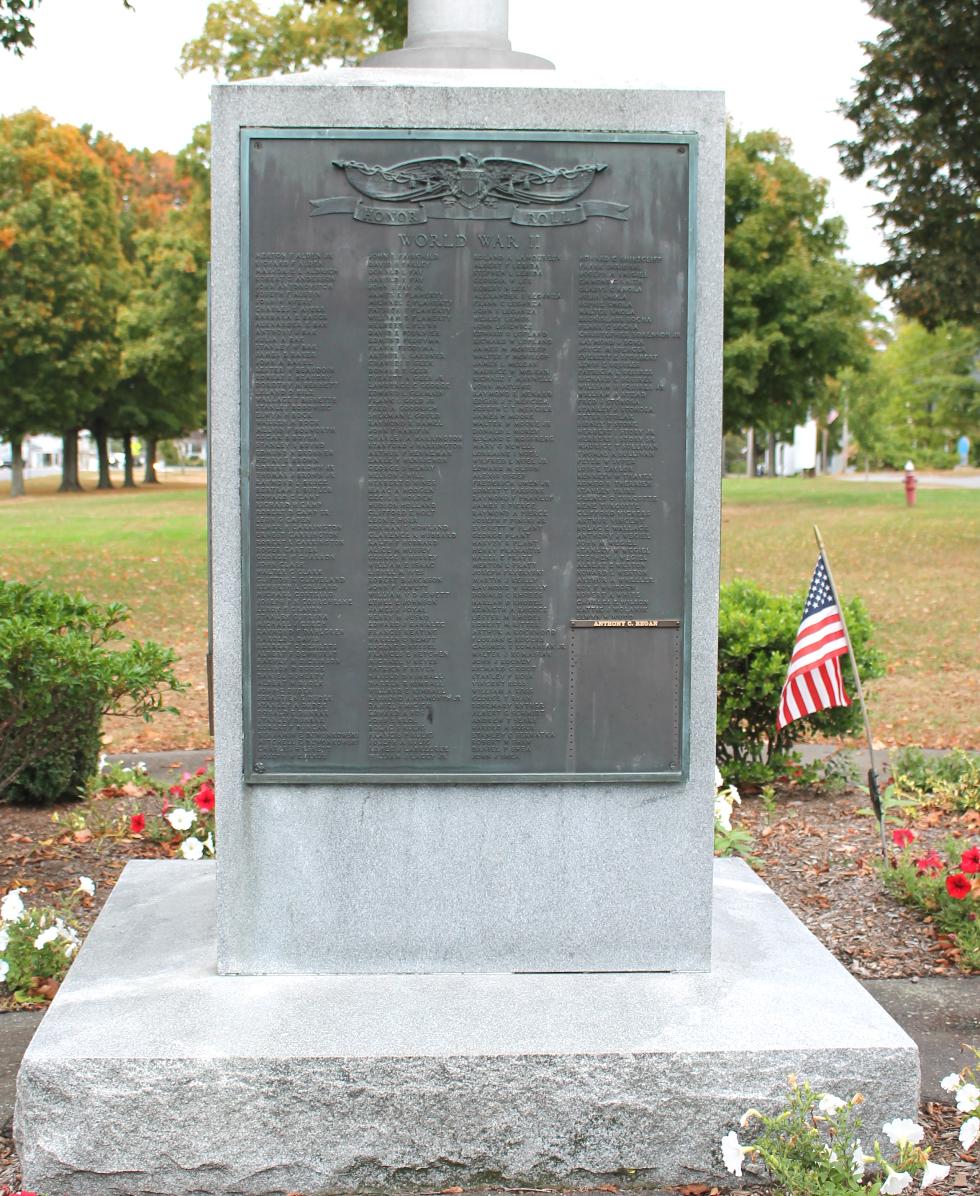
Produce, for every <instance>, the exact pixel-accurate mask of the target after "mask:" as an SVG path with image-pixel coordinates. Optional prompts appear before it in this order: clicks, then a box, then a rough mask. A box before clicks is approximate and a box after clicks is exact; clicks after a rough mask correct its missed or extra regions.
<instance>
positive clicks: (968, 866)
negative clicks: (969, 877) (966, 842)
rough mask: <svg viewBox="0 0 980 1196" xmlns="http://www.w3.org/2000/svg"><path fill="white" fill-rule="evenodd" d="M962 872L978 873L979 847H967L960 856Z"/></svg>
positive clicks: (979, 868)
mask: <svg viewBox="0 0 980 1196" xmlns="http://www.w3.org/2000/svg"><path fill="white" fill-rule="evenodd" d="M960 870H961V871H962V872H980V847H968V848H967V849H966V851H964V852H963V854H962V856H960Z"/></svg>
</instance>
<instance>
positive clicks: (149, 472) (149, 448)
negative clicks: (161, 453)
mask: <svg viewBox="0 0 980 1196" xmlns="http://www.w3.org/2000/svg"><path fill="white" fill-rule="evenodd" d="M156 460H157V438H156V437H155V436H148V437H147V438H146V467H145V469H144V470H143V481H144V482H148V483H151V484H152V483H154V482H159V481H160V479H159V478H158V477H157V471H156Z"/></svg>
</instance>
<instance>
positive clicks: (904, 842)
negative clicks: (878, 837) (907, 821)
mask: <svg viewBox="0 0 980 1196" xmlns="http://www.w3.org/2000/svg"><path fill="white" fill-rule="evenodd" d="M914 839H915V831H910V830H909V828H908V827H907V826H899V827H896V828H895V830H893V831H892V842H893V843H894V844H895V846H896V847H901V848H905V847H908V845H909V844H910V843H911V842H913V840H914Z"/></svg>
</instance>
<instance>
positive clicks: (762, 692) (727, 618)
mask: <svg viewBox="0 0 980 1196" xmlns="http://www.w3.org/2000/svg"><path fill="white" fill-rule="evenodd" d="M805 600H806V593H805V591H804V592H802V593H799V594H794V595H790V596H784V595H781V594H771V593H769V592H768V591H767V590H764V589H762V588H761V587H760V586H757V585H755V583H753V582H750V581H733V582H730V583H728V584H727V585H724V586H722V588H721V600H720V607H719V614H718V723H717V741H716V757H717V762H718V766H719V767H720V768H721V770H722V772H723V773H724V776H725V779H726V780H727V781H732V782H735V783H736V784H763V783H765V782H766V781H769V780H772V779H773V778H774V777H777V776H780V775H781V774H783V773H785V772H786V771H787V770H788V769H792V768H794V767H795V766H796V764H797V763H798V757H797V755H796V753H795V752H794V751H793V745H794V744H795V743H796V742H798V741H799V740H801V739H804V738H806V737H807V736H808V735H810V734H812V733H813V732H815V731H820V732H823V733H824V734H827V735H832V736H838V737H839V736H845V735H855V734H858V733H859V732H860V731H861V729H862V723H861V712H860V708H859V706H858V705H857V702H856V701H855V702H854V704H853V705H851V706H847V707H841V708H838V709H835V710H825V711H821V712H820V713H819V714H815V715H812V716H811V717H810V718H805V719H798V720H797V721H796V722H794V723H790V725H789V726H788V727H784V728H783V730H782V731H780V732H779V733H778V734H777V732H776V712H777V709H778V706H779V695H780V694H781V693H782V689H783V683H784V682H785V680H786V670H787V668H788V666H789V660H790V656H791V655H792V652H793V644H794V642H795V640H796V633H797V630H798V629H799V625H800V619H801V617H802V612H803V603H804V601H805ZM844 614H845V617H846V619H847V626H848V629H849V631H850V633H851V640H852V642H853V644H854V652H855V654H856V656H857V661H858V667H859V668H860V670H861V680H862V681H864V682H867V681H868V680H870V679H871V678H874V677H880V676H881V675H882V673H883V671H884V670H883V668H882V662H881V656H880V654H879V653H878V652H877V651H876V650H875V649H874V648H873V647H872V646H871V642H870V641H871V631H872V628H871V620H870V619H869V618H868V613H867V611H866V610H865V607H864V603H863V602H862V601H861V600H860V599H859V598H854V599H852V600H851V601H850V602H848V603H845V604H844ZM842 669H843V674H844V685H845V688H846V689H847V692H848V695H849V696H850V697H851V698H852V700H853V699H854V691H855V686H854V679H853V676H852V673H851V666H850V661H849V660H848V659H847V658H846V657H845V658H844V659H843V662H842Z"/></svg>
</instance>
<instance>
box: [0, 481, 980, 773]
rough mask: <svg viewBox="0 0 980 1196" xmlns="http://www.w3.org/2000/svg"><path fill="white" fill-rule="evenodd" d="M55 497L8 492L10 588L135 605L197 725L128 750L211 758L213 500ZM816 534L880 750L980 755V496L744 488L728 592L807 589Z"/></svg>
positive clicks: (148, 735)
mask: <svg viewBox="0 0 980 1196" xmlns="http://www.w3.org/2000/svg"><path fill="white" fill-rule="evenodd" d="M86 484H88V485H90V486H91V485H92V484H93V482H92V479H88V480H87V483H86ZM55 485H56V480H55V479H43V480H40V481H36V482H31V483H28V495H27V497H26V498H23V499H18V500H16V501H11V500H9V499H8V498H7V497H6V495H5V492H4V490H3V489H0V575H2V576H3V577H7V578H13V579H17V580H39V581H44V582H45V583H50V584H51V585H55V586H61V587H64V588H66V589H77V590H80V591H81V592H82V593H84V594H85V595H86V596H87V597H89V598H93V599H96V600H98V601H110V600H121V601H125V602H128V603H129V604H130V606H131V607H132V608H133V620H132V623H131V624H130V627H131V634H132V635H133V636H135V637H139V638H153V639H157V640H160V641H161V642H162V643H164V644H168V645H171V646H172V647H174V648H176V650H177V652H178V653H179V655H180V656H181V658H182V664H181V667H180V671H181V674H182V676H183V678H184V679H185V680H186V681H188V682H189V683H190V685H191V689H190V690H189V691H188V693H187V694H185V695H184V697H183V698H182V699H181V701H180V705H181V708H182V717H181V718H180V719H179V720H178V719H174V718H171V717H162V718H160V719H157V720H156V722H154V723H151V724H149V725H144V724H142V723H140V724H132V725H124V724H115V725H111V726H109V727H108V732H109V734H110V735H111V736H112V741H111V746H112V748H113V749H114V750H117V751H122V750H125V749H129V748H132V749H143V750H152V749H154V748H157V747H161V748H162V747H167V748H170V747H175V748H191V747H206V746H208V745H209V743H210V740H209V738H208V729H207V689H206V684H205V651H206V645H207V634H206V629H207V565H206V560H205V553H206V530H205V495H204V489H203V487H202V486H201V485H200V484H199V482H197V481H195V480H192V479H191V478H190V476H188V478H186V479H182V478H180V477H179V476H178V477H176V478H174V479H168V480H167V481H166V482H165V483H164V484H163V485H161V486H157V487H140V488H139V489H137V490H135V491H129V492H126V491H123V490H114V491H111V492H96V491H94V490H90V491H89V492H87V493H85V494H82V495H59V494H56V493H54V487H55ZM814 522H816V523H818V524H819V526H820V530H821V532H822V533H823V537H824V541H825V543H826V545H827V551H828V554H829V556H830V561H831V566H832V568H833V570H834V574H835V577H836V580H837V584H838V586H839V588H840V591H841V595H842V597H843V598H845V599H846V598H850V597H853V596H854V595H860V596H861V597H862V598H863V599H864V601H865V602H866V604H867V605H868V607H869V609H870V611H871V615H872V618H873V619H874V621H875V624H876V627H877V629H878V643H879V645H880V647H881V648H882V649H883V651H884V653H885V656H886V658H887V661H888V670H889V671H888V676H887V677H885V678H883V679H882V680H881V681H879V682H878V683H876V685H875V686H874V690H873V698H872V720H873V726H874V730H875V733H876V735H878V736H879V737H880V739H881V740H882V741H883V742H885V743H887V744H908V743H919V744H923V745H925V746H955V745H963V746H969V747H980V726H978V723H980V718H978V714H977V711H978V709H980V658H978V657H980V654H978V643H980V634H978V632H980V627H978V614H980V601H978V595H980V491H976V490H974V491H969V490H953V489H935V490H929V489H920V490H919V497H918V504H917V505H916V506H915V507H914V508H912V509H911V510H909V509H907V508H906V506H905V501H904V496H903V494H902V491H901V486H900V485H898V484H897V483H893V484H889V485H876V484H873V483H871V484H860V483H850V482H837V481H834V480H833V479H816V480H810V479H795V478H788V479H768V478H759V479H746V478H733V479H729V480H728V481H726V482H725V486H724V512H723V529H722V577H723V579H724V580H729V579H731V578H733V577H736V576H740V577H746V578H750V579H752V580H754V581H758V582H760V583H761V584H762V585H764V586H767V587H768V588H770V589H775V590H781V591H784V592H789V591H795V590H800V589H802V588H804V587H805V585H806V584H807V583H808V582H809V579H810V574H811V573H812V571H813V564H814V561H815V559H816V546H815V543H814V539H813V532H812V524H813V523H814Z"/></svg>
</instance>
